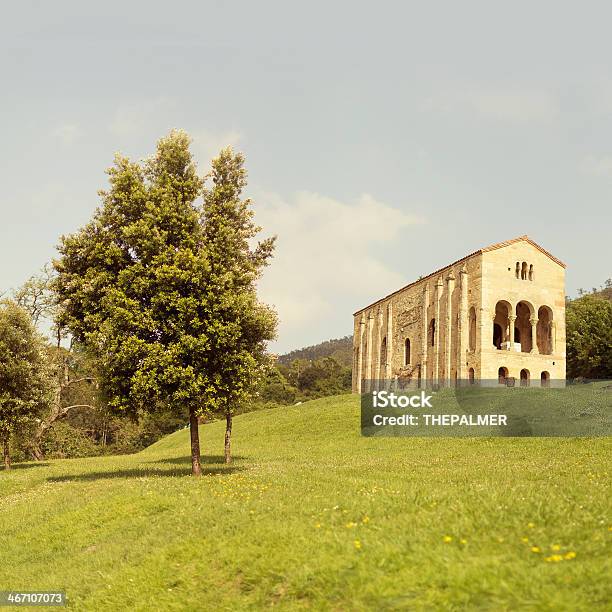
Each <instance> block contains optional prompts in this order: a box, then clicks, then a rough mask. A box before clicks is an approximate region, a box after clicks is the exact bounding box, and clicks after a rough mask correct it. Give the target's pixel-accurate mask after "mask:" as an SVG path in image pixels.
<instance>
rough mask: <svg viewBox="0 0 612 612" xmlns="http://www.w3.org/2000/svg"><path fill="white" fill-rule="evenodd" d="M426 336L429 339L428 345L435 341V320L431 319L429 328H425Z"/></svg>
mask: <svg viewBox="0 0 612 612" xmlns="http://www.w3.org/2000/svg"><path fill="white" fill-rule="evenodd" d="M427 336H428V338H427V339H428V340H429V345H430V346H433V345H434V344H435V342H436V320H435V319H432V320H431V321H430V322H429V328H428V330H427Z"/></svg>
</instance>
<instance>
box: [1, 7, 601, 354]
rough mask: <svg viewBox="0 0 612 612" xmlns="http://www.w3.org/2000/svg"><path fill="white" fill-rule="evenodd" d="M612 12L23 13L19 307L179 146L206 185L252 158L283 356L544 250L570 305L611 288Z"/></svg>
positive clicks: (9, 87) (9, 120) (7, 79)
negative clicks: (139, 167) (409, 297)
mask: <svg viewBox="0 0 612 612" xmlns="http://www.w3.org/2000/svg"><path fill="white" fill-rule="evenodd" d="M611 22H612V5H610V4H609V3H608V4H606V3H605V2H601V3H599V2H597V3H595V2H581V3H559V2H545V1H543V2H538V3H533V2H520V1H519V2H513V3H511V4H508V3H502V2H490V1H488V2H471V1H469V0H466V1H465V2H461V3H458V2H450V1H448V2H438V1H435V0H433V1H432V2H427V3H426V2H420V3H417V2H406V1H403V2H385V1H379V2H376V3H374V2H359V1H354V0H353V1H350V2H340V1H337V2H333V1H330V0H327V1H326V2H319V1H318V0H309V1H308V2H299V3H298V2H288V1H287V0H283V1H278V2H277V1H274V2H271V1H266V0H259V1H258V2H252V1H251V2H249V1H240V0H235V1H233V2H231V3H230V2H210V1H194V2H186V1H180V0H177V1H175V2H172V3H169V2H155V1H151V0H149V1H148V2H141V1H134V0H132V1H130V2H114V1H105V2H103V3H85V2H66V1H62V0H56V1H55V2H53V3H51V2H32V1H27V0H26V1H21V2H19V3H16V2H15V3H5V4H4V5H3V15H2V20H1V21H0V51H1V53H0V75H1V78H2V80H1V83H2V95H1V96H0V111H1V112H0V128H1V133H2V140H1V143H0V190H1V191H0V193H1V196H0V213H1V217H0V219H1V228H2V230H1V231H2V233H1V237H2V238H1V240H0V261H1V262H2V264H1V270H2V273H1V275H0V290H2V289H3V290H8V289H10V288H13V287H16V286H18V285H20V284H21V283H23V282H24V281H25V280H26V279H27V278H28V277H29V276H30V275H32V274H34V273H35V272H36V271H37V270H38V269H39V268H41V267H42V266H43V265H44V264H45V263H46V262H47V261H49V260H50V259H51V258H53V257H54V255H55V253H56V250H55V248H56V245H57V244H58V241H59V237H60V236H61V235H62V234H69V233H71V232H74V231H75V230H77V229H78V228H79V227H81V226H82V225H83V224H85V223H86V222H87V221H88V220H89V218H90V217H91V215H92V213H93V211H94V210H95V208H96V207H97V206H98V204H99V198H98V195H97V192H98V190H99V189H103V188H104V187H105V186H106V175H105V173H104V171H105V169H106V168H107V167H108V166H110V165H111V163H112V160H113V155H114V153H115V152H121V153H123V154H125V155H128V156H130V157H132V158H134V159H141V158H144V157H146V156H148V155H150V154H151V153H153V151H154V148H155V143H156V141H157V140H158V139H159V138H160V137H162V136H163V135H165V134H166V133H167V132H168V131H169V130H171V129H172V128H182V129H185V130H186V131H187V132H189V133H190V135H191V136H192V138H193V145H192V147H193V152H194V155H195V157H196V159H197V160H198V164H199V168H200V169H201V172H202V174H204V173H205V172H206V171H207V169H208V167H209V164H210V160H211V158H212V157H213V156H214V155H215V154H216V153H217V152H218V151H219V149H220V148H222V147H223V146H226V145H231V146H233V147H234V148H236V149H238V150H241V151H243V152H244V154H245V156H246V164H247V169H248V171H249V186H248V195H249V196H250V197H252V198H253V206H254V209H255V212H256V219H257V221H258V223H259V224H260V225H261V226H262V227H263V232H262V237H264V236H268V235H274V234H275V235H277V236H278V239H277V240H278V242H277V251H276V255H275V258H274V261H273V262H272V264H271V265H270V267H269V268H268V269H267V270H266V272H265V274H264V277H263V278H262V280H261V283H260V287H259V292H260V296H261V299H262V300H263V301H266V302H268V303H271V304H274V305H275V307H276V309H277V311H278V313H279V318H280V326H279V336H278V340H277V341H276V342H275V343H274V344H273V345H272V347H271V348H272V350H274V351H276V352H285V351H289V350H292V349H294V348H299V347H302V346H306V345H310V344H314V343H318V342H320V341H323V340H326V339H329V338H334V337H340V336H343V335H346V334H350V333H352V313H353V312H354V311H356V310H357V309H359V308H361V307H362V306H364V305H366V304H368V303H370V302H372V301H374V300H375V299H378V298H379V297H381V296H383V295H385V294H387V293H390V292H391V291H394V290H395V289H398V288H399V287H400V286H403V285H405V284H407V283H409V282H411V281H413V280H415V279H417V278H418V277H419V276H421V275H425V274H428V273H429V272H432V271H434V270H435V269H437V268H440V267H442V266H444V265H445V264H447V263H450V262H452V261H455V260H456V259H459V258H460V257H462V256H464V255H466V254H468V253H470V252H472V251H475V250H477V249H478V248H480V247H483V246H486V245H489V244H492V243H495V242H500V241H503V240H508V239H510V238H514V237H516V236H519V235H522V234H528V235H529V236H530V237H531V238H532V239H534V240H535V241H536V242H538V243H539V244H541V245H542V246H543V247H544V248H546V249H547V250H549V251H550V252H552V253H553V254H554V255H555V256H557V257H558V258H560V259H561V260H563V261H565V262H566V263H567V265H568V267H567V277H566V278H567V287H566V293H567V294H568V295H570V296H574V295H576V293H577V291H578V289H579V288H581V287H583V288H585V289H590V288H591V287H597V286H599V285H601V284H603V283H604V281H605V280H606V279H607V278H609V277H611V276H612V269H611V268H612V266H611V264H610V262H611V261H612V257H611V254H612V248H611V246H610V242H611V240H612V235H611V234H612V232H611V228H612V218H611V217H612V213H611V210H612V206H611V203H612V60H611V58H612V37H610V35H609V24H610V23H611Z"/></svg>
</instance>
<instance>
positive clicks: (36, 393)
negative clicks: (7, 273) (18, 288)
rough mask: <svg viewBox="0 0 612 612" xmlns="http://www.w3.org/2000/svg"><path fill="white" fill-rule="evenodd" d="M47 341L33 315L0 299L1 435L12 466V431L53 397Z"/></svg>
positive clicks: (24, 425)
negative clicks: (33, 319) (40, 332)
mask: <svg viewBox="0 0 612 612" xmlns="http://www.w3.org/2000/svg"><path fill="white" fill-rule="evenodd" d="M49 393H50V381H49V371H48V364H47V362H46V360H45V345H44V342H43V340H42V337H41V336H40V335H39V333H38V332H37V331H36V328H35V327H34V325H33V323H32V321H31V319H30V315H29V314H28V312H27V311H25V310H24V309H23V308H21V307H20V306H18V305H17V304H15V303H14V302H10V301H6V300H5V301H3V302H2V303H0V439H2V443H3V448H4V464H5V467H6V468H7V469H9V468H10V465H11V459H10V449H9V441H10V436H11V434H14V433H19V432H21V431H22V430H23V429H24V428H27V427H29V426H30V425H31V424H32V423H33V422H34V419H35V418H36V417H37V416H38V415H40V414H41V412H42V411H43V410H44V408H45V406H46V404H47V403H48V402H49V400H50V397H49Z"/></svg>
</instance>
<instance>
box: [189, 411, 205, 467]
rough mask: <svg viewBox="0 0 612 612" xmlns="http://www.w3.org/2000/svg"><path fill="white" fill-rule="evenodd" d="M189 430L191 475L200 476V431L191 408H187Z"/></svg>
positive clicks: (196, 418)
mask: <svg viewBox="0 0 612 612" xmlns="http://www.w3.org/2000/svg"><path fill="white" fill-rule="evenodd" d="M189 430H190V433H191V474H192V475H193V476H201V475H202V465H201V464H200V432H199V430H198V417H197V416H196V413H195V410H193V409H190V410H189Z"/></svg>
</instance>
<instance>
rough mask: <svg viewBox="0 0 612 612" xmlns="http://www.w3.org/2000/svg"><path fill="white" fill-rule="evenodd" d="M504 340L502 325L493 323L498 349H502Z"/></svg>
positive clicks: (495, 344)
mask: <svg viewBox="0 0 612 612" xmlns="http://www.w3.org/2000/svg"><path fill="white" fill-rule="evenodd" d="M502 342H503V332H502V328H501V325H499V324H498V323H493V345H494V346H495V348H496V349H497V350H498V351H501V347H502Z"/></svg>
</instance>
